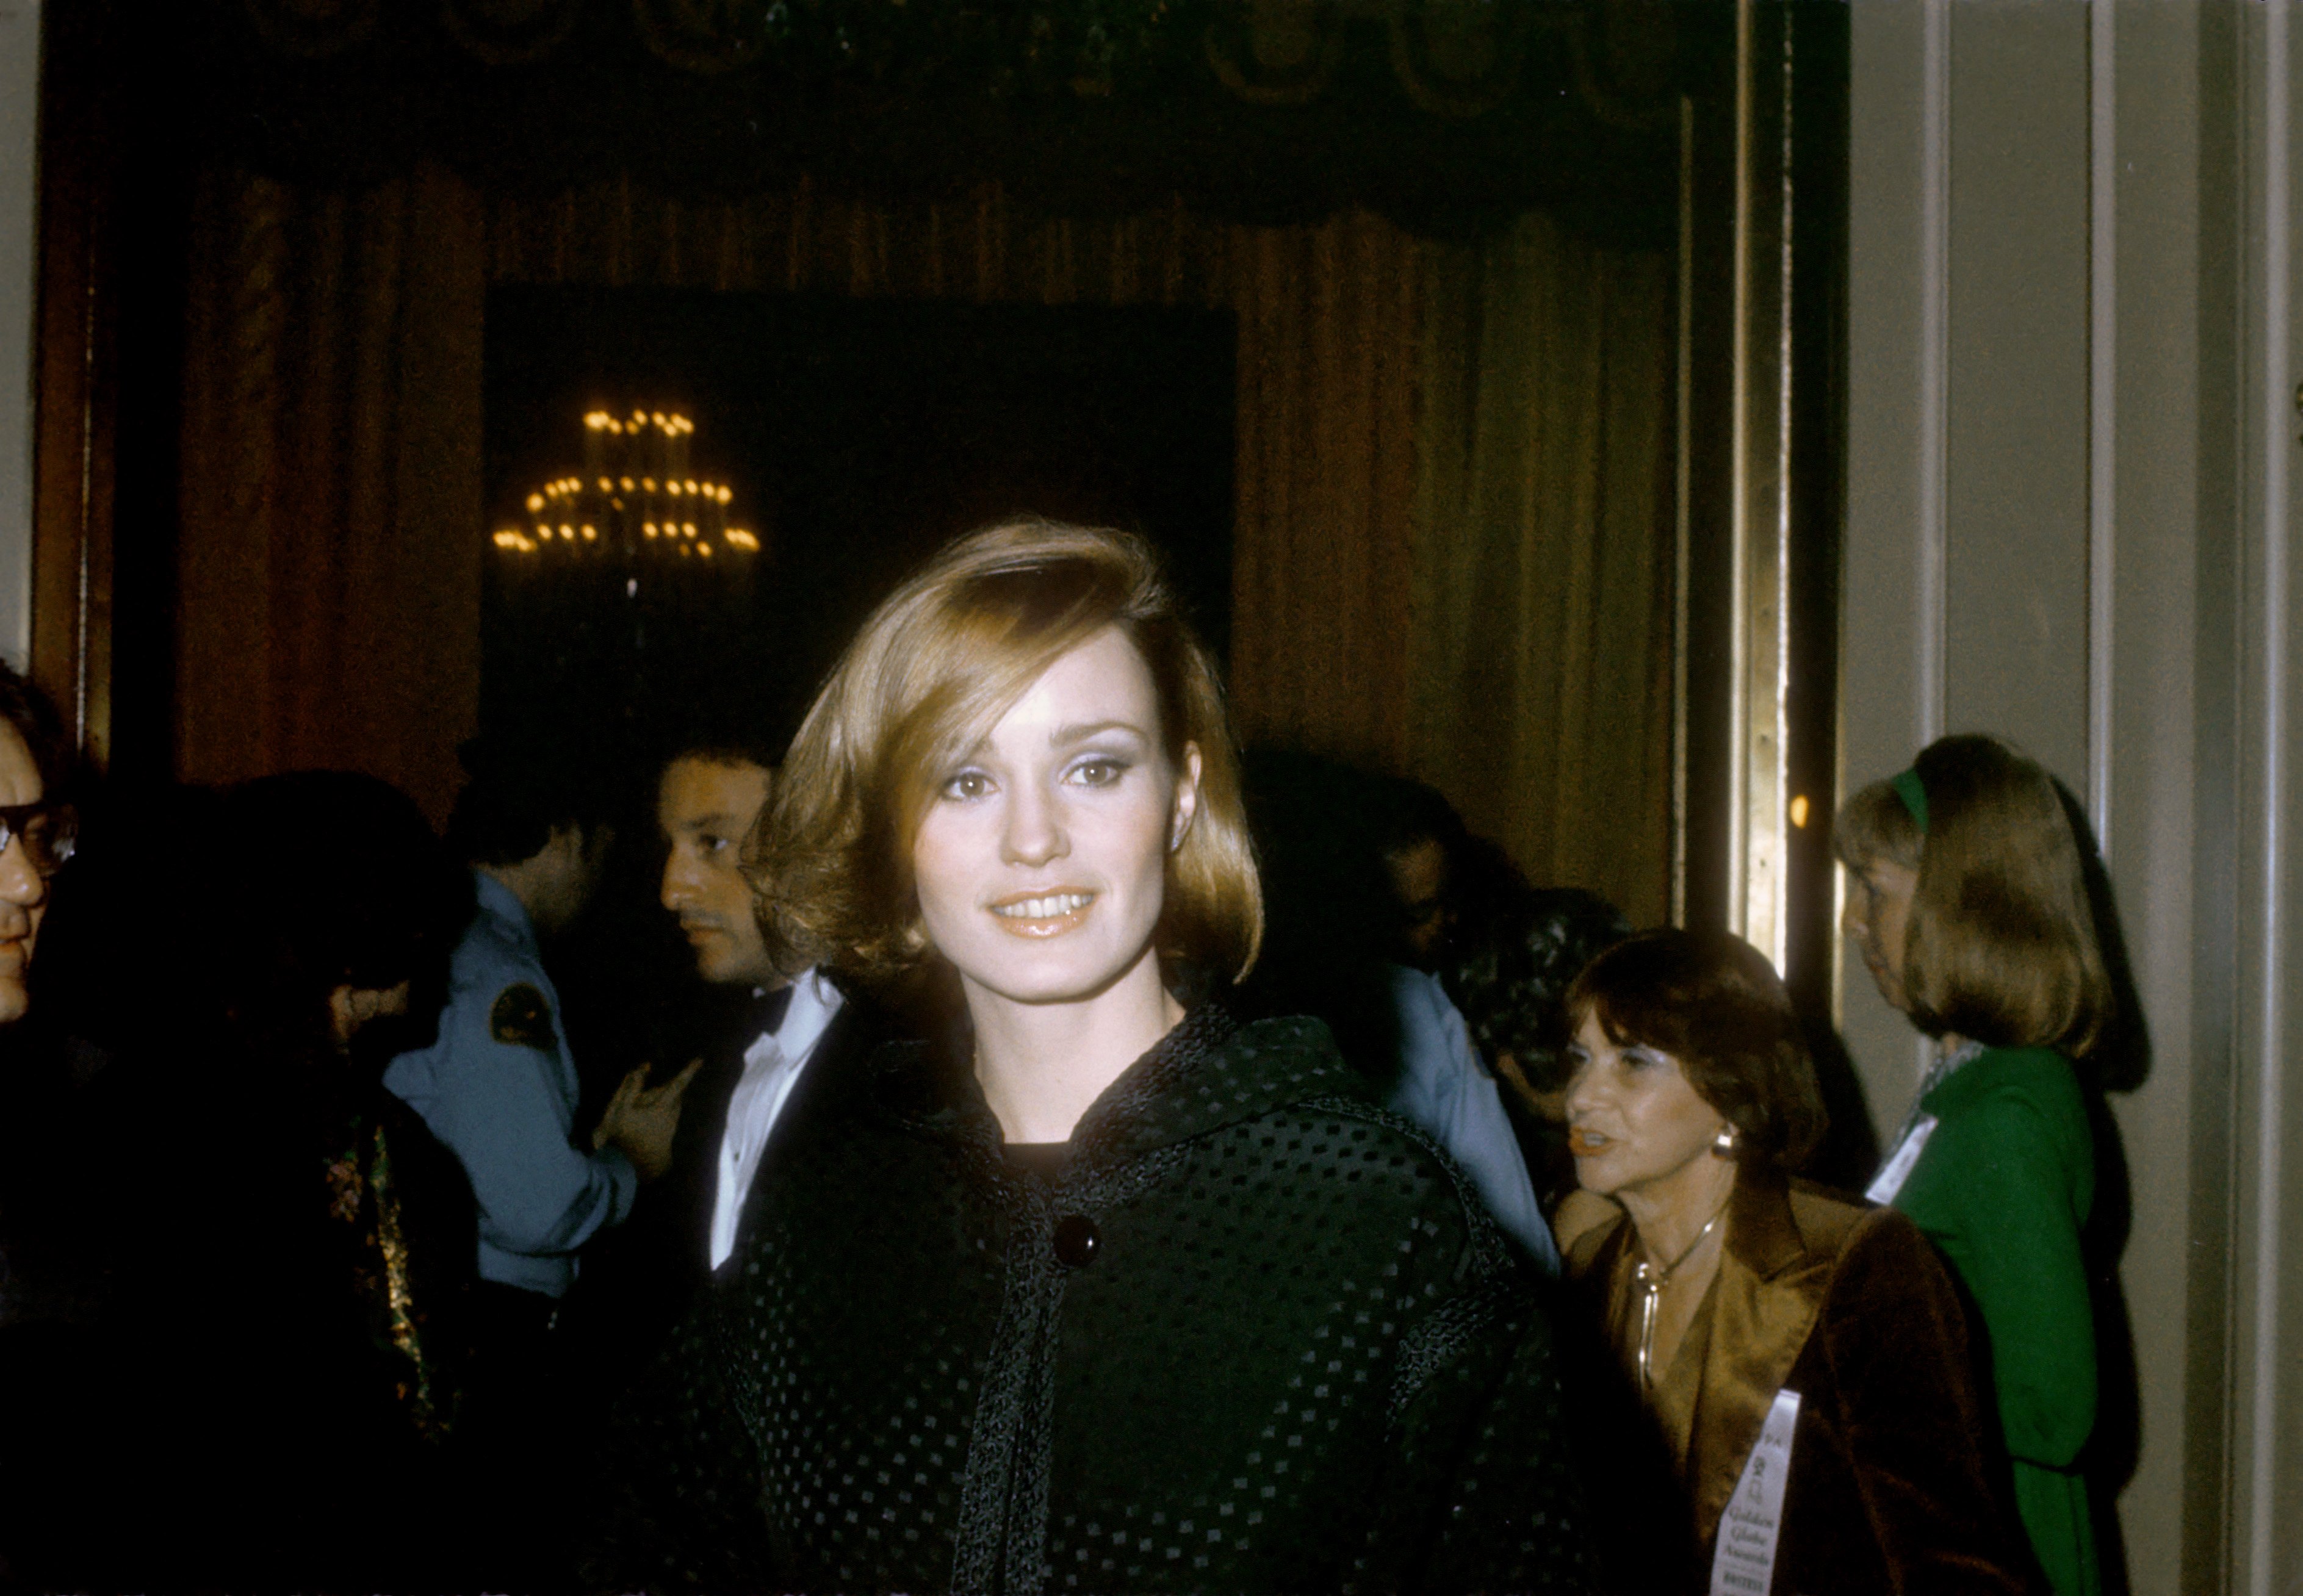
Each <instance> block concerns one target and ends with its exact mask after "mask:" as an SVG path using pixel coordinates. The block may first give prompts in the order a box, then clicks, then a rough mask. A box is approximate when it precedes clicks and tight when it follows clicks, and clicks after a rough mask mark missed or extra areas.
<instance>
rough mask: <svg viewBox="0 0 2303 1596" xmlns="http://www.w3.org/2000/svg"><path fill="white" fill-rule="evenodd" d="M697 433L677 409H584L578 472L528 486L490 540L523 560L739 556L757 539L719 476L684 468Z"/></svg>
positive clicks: (712, 561)
mask: <svg viewBox="0 0 2303 1596" xmlns="http://www.w3.org/2000/svg"><path fill="white" fill-rule="evenodd" d="M695 435H696V423H695V422H694V421H693V420H691V419H690V418H689V417H688V416H683V415H681V414H679V412H677V411H663V410H635V411H633V412H632V413H631V414H630V415H629V416H616V415H612V414H611V413H610V412H608V411H606V410H593V411H590V412H588V413H587V414H586V416H585V417H584V467H583V470H582V471H581V472H579V473H577V474H575V475H569V476H562V477H557V478H554V479H553V481H551V482H548V483H544V484H543V485H542V486H541V487H539V488H537V489H536V490H535V491H533V492H531V493H529V494H528V496H527V500H526V508H527V518H526V520H525V521H524V522H522V523H520V524H519V525H509V526H499V527H498V528H497V529H496V532H495V536H494V540H493V541H494V542H495V546H496V547H497V548H498V549H499V550H502V551H503V554H504V556H505V557H506V558H507V559H510V560H513V561H515V562H517V563H518V564H519V565H521V566H531V565H534V564H542V565H547V566H549V565H561V566H563V567H573V566H579V565H595V564H597V565H612V566H615V567H620V568H627V569H629V568H642V567H650V566H653V567H657V568H660V569H661V568H664V567H668V566H670V567H677V566H678V565H679V564H680V563H681V562H683V561H693V562H700V563H699V566H698V568H701V566H702V565H730V564H743V563H747V562H748V561H749V559H750V558H751V557H752V556H754V555H756V554H757V553H758V552H759V551H760V540H759V536H758V534H757V533H754V532H752V531H750V530H749V529H748V528H746V527H743V526H738V525H734V524H733V523H731V522H730V519H729V507H730V504H731V502H732V501H733V500H734V499H735V494H734V492H733V491H731V490H730V488H729V486H728V484H727V483H716V482H713V481H711V480H709V479H708V478H698V477H696V476H695V475H691V471H692V467H691V466H690V465H689V462H688V441H689V440H690V439H691V438H693V437H694V436H695Z"/></svg>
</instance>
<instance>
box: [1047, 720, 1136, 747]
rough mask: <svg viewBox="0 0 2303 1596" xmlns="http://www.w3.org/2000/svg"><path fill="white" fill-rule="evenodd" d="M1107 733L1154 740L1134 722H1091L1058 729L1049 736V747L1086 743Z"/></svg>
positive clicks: (1077, 723)
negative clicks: (1122, 733) (1121, 733)
mask: <svg viewBox="0 0 2303 1596" xmlns="http://www.w3.org/2000/svg"><path fill="white" fill-rule="evenodd" d="M1106 732H1126V733H1127V734H1128V735H1130V736H1133V737H1138V738H1141V739H1142V740H1143V741H1144V742H1146V743H1148V742H1150V741H1151V734H1150V733H1148V732H1146V731H1145V730H1144V729H1143V727H1140V726H1137V725H1136V724H1135V722H1134V721H1132V720H1090V721H1080V722H1076V723H1074V724H1073V725H1070V726H1059V727H1056V729H1055V730H1053V731H1051V732H1050V733H1049V734H1048V745H1049V746H1050V748H1062V747H1067V746H1069V745H1070V744H1072V743H1084V742H1086V741H1087V740H1088V739H1089V738H1091V737H1100V736H1101V735H1103V734H1104V733H1106Z"/></svg>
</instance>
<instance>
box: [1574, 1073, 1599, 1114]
mask: <svg viewBox="0 0 2303 1596" xmlns="http://www.w3.org/2000/svg"><path fill="white" fill-rule="evenodd" d="M1598 1074H1599V1071H1596V1070H1594V1069H1592V1068H1591V1066H1590V1065H1589V1064H1585V1065H1584V1066H1582V1068H1581V1069H1579V1070H1577V1071H1575V1073H1574V1074H1573V1075H1571V1076H1569V1077H1568V1078H1567V1117H1568V1118H1569V1119H1571V1120H1572V1119H1573V1118H1574V1117H1575V1116H1576V1115H1577V1114H1579V1113H1582V1112H1584V1110H1586V1109H1588V1108H1591V1107H1594V1106H1596V1105H1597V1102H1598V1095H1597V1093H1596V1092H1595V1091H1594V1089H1593V1088H1594V1087H1595V1085H1596V1080H1595V1078H1596V1077H1597V1075H1598Z"/></svg>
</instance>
